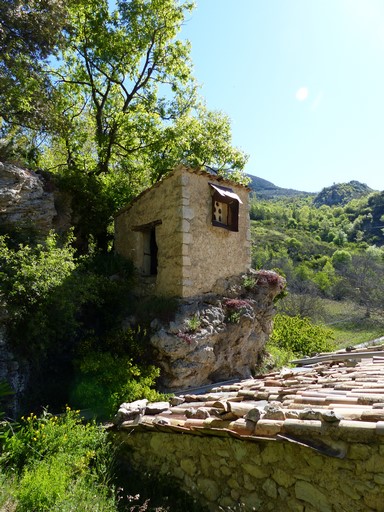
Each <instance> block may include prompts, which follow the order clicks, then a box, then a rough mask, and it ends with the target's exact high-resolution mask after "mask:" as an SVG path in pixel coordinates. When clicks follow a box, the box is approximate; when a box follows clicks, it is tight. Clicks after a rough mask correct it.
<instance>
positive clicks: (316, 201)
mask: <svg viewBox="0 0 384 512" xmlns="http://www.w3.org/2000/svg"><path fill="white" fill-rule="evenodd" d="M247 177H248V178H250V180H251V181H250V183H249V187H250V188H251V189H252V192H253V193H254V195H255V196H256V198H258V199H266V200H268V199H279V198H284V197H287V198H288V197H289V198H293V197H299V196H306V197H312V198H313V205H314V206H317V207H320V206H322V205H327V206H345V205H346V204H347V203H349V201H351V200H352V199H359V198H361V197H364V196H368V195H369V194H371V193H372V192H374V190H373V189H372V188H370V187H368V185H366V184H365V183H360V182H359V181H356V180H352V181H349V182H348V183H334V184H333V185H331V186H330V187H324V188H323V189H322V190H321V191H320V192H319V193H318V194H316V193H314V192H304V191H302V190H295V189H292V188H283V187H278V186H277V185H275V184H274V183H272V182H271V181H268V180H265V179H263V178H259V177H257V176H253V175H252V174H247Z"/></svg>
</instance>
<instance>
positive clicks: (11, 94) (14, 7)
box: [0, 0, 70, 158]
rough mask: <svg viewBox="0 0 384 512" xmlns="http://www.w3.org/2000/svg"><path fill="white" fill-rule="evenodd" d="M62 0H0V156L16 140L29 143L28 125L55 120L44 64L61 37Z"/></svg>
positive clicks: (39, 125)
mask: <svg viewBox="0 0 384 512" xmlns="http://www.w3.org/2000/svg"><path fill="white" fill-rule="evenodd" d="M69 5H70V2H64V1H63V0H40V1H39V0H26V1H23V2H21V1H20V0H0V20H1V21H0V137H1V139H0V143H1V144H0V156H1V157H3V158H4V156H6V155H7V151H10V150H14V147H11V146H14V145H15V141H17V142H18V144H20V141H21V139H24V140H22V141H21V142H22V143H23V144H25V140H26V139H27V138H28V139H29V140H28V145H31V141H32V139H33V137H32V136H31V134H30V133H29V134H28V136H26V132H27V131H28V130H31V129H33V130H36V129H38V130H43V131H46V130H47V128H48V126H52V124H53V113H52V109H51V108H50V106H51V105H52V102H51V101H50V100H51V98H52V96H53V95H54V91H53V89H52V87H51V82H50V79H49V76H48V74H47V73H46V72H45V70H44V63H45V62H46V61H47V59H48V57H49V56H50V55H52V54H53V53H55V51H56V50H57V48H58V47H59V46H60V44H61V43H62V42H63V37H62V34H63V28H64V27H65V26H66V24H67V14H68V6H69Z"/></svg>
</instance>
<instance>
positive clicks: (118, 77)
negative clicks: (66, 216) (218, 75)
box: [40, 0, 246, 247]
mask: <svg viewBox="0 0 384 512" xmlns="http://www.w3.org/2000/svg"><path fill="white" fill-rule="evenodd" d="M192 6H193V5H192V4H191V3H190V2H183V3H179V2H177V1H176V0H120V1H118V2H117V3H116V9H115V10H111V8H110V4H109V3H108V2H107V0H102V1H101V2H100V1H99V0H98V1H96V0H90V1H88V2H81V3H80V4H79V5H77V6H76V9H73V10H71V11H70V14H71V17H70V26H71V31H70V33H68V36H67V41H66V46H65V50H64V51H63V52H62V55H61V59H60V64H61V65H60V66H59V67H57V68H56V69H53V70H52V75H53V77H54V79H55V86H56V90H57V91H58V93H59V94H60V100H59V101H58V102H57V108H58V110H59V111H60V112H61V113H62V123H61V133H60V136H55V137H53V138H52V139H50V140H49V145H48V147H47V149H46V151H45V154H44V156H43V158H42V159H41V160H40V163H41V165H42V166H43V167H44V168H49V169H51V170H54V169H56V170H57V172H58V173H59V174H60V176H61V177H64V178H65V183H66V186H67V187H68V188H69V190H70V191H71V192H72V194H73V195H74V196H75V199H76V200H74V201H73V207H74V209H75V210H76V213H77V214H78V216H79V217H80V218H81V219H82V221H81V223H82V226H81V227H82V236H83V237H85V238H86V236H87V235H88V234H89V233H92V234H93V235H94V236H95V238H96V240H97V242H98V244H99V245H100V246H103V247H106V244H107V242H106V240H107V237H106V232H107V226H108V223H109V222H110V220H111V215H112V214H113V212H114V211H116V209H117V208H118V207H120V206H122V205H123V204H124V203H126V202H127V201H128V200H129V199H130V198H131V197H133V196H135V195H137V193H139V192H140V191H141V190H142V189H143V188H145V187H147V186H149V185H151V184H152V183H154V182H156V181H158V180H159V179H160V178H161V177H162V176H164V175H165V174H166V173H167V172H169V170H171V169H172V168H173V167H174V166H175V165H176V164H179V163H187V164H191V165H193V166H212V167H214V168H215V169H218V171H219V172H221V173H222V174H225V173H226V172H228V170H229V169H232V170H234V171H235V173H232V174H231V177H233V178H235V179H240V180H241V179H242V175H241V173H239V171H240V170H241V169H242V167H243V166H244V164H245V161H246V159H245V157H244V155H243V154H242V153H241V152H240V151H238V150H236V149H234V148H233V147H232V145H231V134H230V124H229V119H228V118H227V117H226V116H224V115H222V114H221V113H219V112H210V111H208V110H207V109H206V107H205V106H204V105H203V103H202V101H201V100H200V98H199V96H198V94H197V86H196V83H195V81H194V79H193V76H192V74H191V68H192V64H191V61H190V56H189V54H190V45H189V43H188V42H182V41H180V40H177V39H176V36H177V33H178V31H179V30H180V28H181V25H182V23H183V21H184V19H185V16H186V14H187V13H188V12H189V11H190V10H191V9H192ZM236 171H237V173H236Z"/></svg>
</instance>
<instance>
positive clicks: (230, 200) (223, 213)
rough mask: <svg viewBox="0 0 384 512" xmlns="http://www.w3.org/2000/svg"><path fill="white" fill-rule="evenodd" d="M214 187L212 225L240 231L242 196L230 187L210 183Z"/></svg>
mask: <svg viewBox="0 0 384 512" xmlns="http://www.w3.org/2000/svg"><path fill="white" fill-rule="evenodd" d="M210 186H211V187H212V225H213V226H217V227H222V228H225V229H228V230H230V231H239V203H241V199H240V197H239V196H238V195H237V194H235V193H234V192H233V190H232V189H231V188H229V187H222V186H219V185H216V184H213V183H210Z"/></svg>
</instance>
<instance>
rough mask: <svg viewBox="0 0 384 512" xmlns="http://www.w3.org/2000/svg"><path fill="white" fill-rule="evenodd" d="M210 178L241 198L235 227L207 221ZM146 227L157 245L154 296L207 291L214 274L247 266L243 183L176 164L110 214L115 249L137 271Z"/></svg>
mask: <svg viewBox="0 0 384 512" xmlns="http://www.w3.org/2000/svg"><path fill="white" fill-rule="evenodd" d="M210 181H213V182H216V183H222V184H225V185H230V186H231V187H233V190H234V191H235V192H236V194H238V196H239V197H240V199H241V201H242V202H243V204H240V209H239V231H238V232H233V231H229V230H227V229H225V228H222V227H215V226H212V196H211V190H212V188H211V187H210V186H209V182H210ZM151 227H154V228H155V230H156V242H157V245H158V268H157V276H156V278H154V279H155V283H156V284H155V288H154V293H155V294H157V295H167V296H178V297H192V296H195V295H199V294H201V293H205V292H209V291H211V289H212V286H213V285H214V283H215V282H216V281H217V279H219V278H223V277H227V276H231V275H235V274H239V273H240V272H245V271H246V270H247V269H248V268H249V267H250V264H251V257H250V246H251V243H250V229H249V207H248V189H247V188H245V187H242V186H239V185H236V184H234V183H233V184H232V183H228V182H223V181H222V180H220V179H219V178H217V177H216V176H214V175H211V174H208V173H206V172H193V171H190V170H188V169H185V168H183V167H179V168H177V169H176V170H175V171H174V172H173V173H172V174H171V175H170V176H168V177H166V178H165V179H164V180H163V181H162V182H159V183H157V184H156V185H155V186H154V187H152V188H151V189H148V190H147V191H145V192H144V193H143V194H142V195H141V196H139V197H138V198H136V199H135V200H134V201H133V203H131V204H130V205H128V206H127V207H126V208H124V209H123V210H121V211H120V212H119V213H118V214H117V216H116V218H115V248H116V251H117V252H118V253H119V254H121V255H122V256H124V257H126V258H129V259H131V260H132V261H133V263H134V265H135V266H136V268H137V269H139V271H140V272H141V273H144V269H145V268H144V267H145V264H144V257H143V254H144V244H145V237H146V232H148V229H149V228H151Z"/></svg>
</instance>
